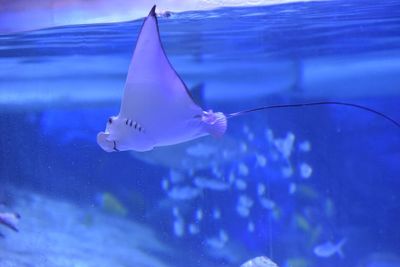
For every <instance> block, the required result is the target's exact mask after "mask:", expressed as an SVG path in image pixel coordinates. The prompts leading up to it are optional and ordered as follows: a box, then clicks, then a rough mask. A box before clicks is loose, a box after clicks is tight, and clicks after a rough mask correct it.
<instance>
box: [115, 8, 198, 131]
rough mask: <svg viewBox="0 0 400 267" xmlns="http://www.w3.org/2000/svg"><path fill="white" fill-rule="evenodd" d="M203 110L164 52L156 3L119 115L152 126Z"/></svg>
mask: <svg viewBox="0 0 400 267" xmlns="http://www.w3.org/2000/svg"><path fill="white" fill-rule="evenodd" d="M201 112H202V109H201V108H200V107H199V106H197V105H196V104H195V103H194V101H193V99H192V97H191V96H190V93H189V91H188V89H187V87H186V86H185V84H184V83H183V81H182V79H181V78H180V77H179V75H178V74H177V73H176V71H175V70H174V68H173V67H172V65H171V64H170V62H169V60H168V58H167V56H166V54H165V52H164V49H163V47H162V44H161V39H160V34H159V29H158V22H157V17H156V14H155V6H154V7H153V8H152V9H151V11H150V13H149V15H148V16H147V18H146V19H145V21H144V23H143V25H142V29H141V30H140V33H139V37H138V40H137V43H136V47H135V50H134V53H133V57H132V61H131V63H130V66H129V71H128V76H127V79H126V84H125V91H124V95H123V99H122V103H121V110H120V116H123V117H128V118H137V120H141V121H140V123H142V124H143V125H145V126H147V127H153V126H155V125H157V124H159V122H160V121H163V122H164V125H165V124H166V123H168V119H171V118H174V119H177V118H181V117H182V116H185V117H188V116H196V115H197V116H198V115H199V114H201ZM176 116H178V117H176Z"/></svg>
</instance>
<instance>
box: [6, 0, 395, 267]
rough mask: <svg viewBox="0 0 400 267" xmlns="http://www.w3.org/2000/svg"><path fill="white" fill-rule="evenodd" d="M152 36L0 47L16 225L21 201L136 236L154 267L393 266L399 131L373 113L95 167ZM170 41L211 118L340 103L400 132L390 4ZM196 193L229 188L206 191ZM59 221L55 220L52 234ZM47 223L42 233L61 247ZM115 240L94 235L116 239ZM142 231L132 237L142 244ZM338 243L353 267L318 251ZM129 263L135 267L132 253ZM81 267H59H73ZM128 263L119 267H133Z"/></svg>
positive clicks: (237, 122) (174, 34)
mask: <svg viewBox="0 0 400 267" xmlns="http://www.w3.org/2000/svg"><path fill="white" fill-rule="evenodd" d="M141 24H142V20H141V19H140V20H136V21H132V22H126V23H114V24H99V25H80V26H65V27H58V28H51V29H43V30H38V31H33V32H25V33H19V34H15V35H2V36H0V70H1V71H0V106H1V109H0V111H1V112H0V125H1V129H2V136H3V137H2V138H1V139H0V140H1V141H0V179H1V180H0V181H1V184H2V185H4V187H5V188H6V187H7V188H11V189H9V190H10V192H9V193H7V194H5V195H7V196H8V198H10V195H11V198H14V201H9V202H10V204H9V206H8V207H7V209H8V210H13V209H16V208H18V205H16V204H14V205H13V204H12V203H13V202H14V203H19V202H18V201H19V200H18V198H17V197H12V195H13V191H18V190H26V191H28V192H32V193H35V194H39V195H40V196H42V197H43V198H46V197H48V198H54V199H57V200H62V201H67V202H70V203H74V205H76V206H77V208H80V209H82V210H83V213H86V212H87V213H88V214H91V213H92V212H93V209H94V210H95V211H96V212H97V211H98V212H100V213H104V214H106V215H107V216H109V217H111V218H114V217H117V218H118V219H123V220H125V221H128V222H132V223H133V222H134V223H139V224H141V225H144V226H145V227H146V228H148V229H151V231H153V233H154V235H155V236H156V238H157V239H158V240H159V241H160V242H162V243H163V244H164V245H165V246H166V247H168V248H169V249H168V250H165V251H162V252H160V251H159V250H157V249H156V248H154V247H151V246H144V249H143V251H144V252H145V253H147V254H148V255H150V257H153V258H154V259H159V260H160V262H163V263H164V264H165V265H160V266H175V267H179V266H240V264H241V263H243V262H244V261H246V260H248V259H250V258H252V257H255V256H258V255H266V256H268V257H270V258H271V259H273V260H274V261H276V262H277V263H278V264H279V266H281V267H308V266H343V267H347V266H363V267H364V266H365V267H367V266H369V267H370V266H374V267H382V266H400V260H399V257H400V230H399V227H398V223H397V222H398V221H399V220H400V199H399V196H400V177H399V173H400V152H399V151H400V135H399V133H400V129H399V128H396V126H395V125H393V124H391V123H390V122H388V121H386V120H384V119H383V118H381V117H379V116H376V115H375V114H370V113H368V112H365V111H360V110H356V109H351V108H348V107H335V106H326V107H308V108H302V109H286V110H285V109H282V110H274V111H262V112H258V113H252V114H248V115H246V116H243V117H239V118H235V119H233V120H231V121H229V127H228V132H227V133H226V135H225V136H224V137H223V138H222V139H216V140H215V139H213V138H211V137H205V138H202V139H199V140H195V141H194V142H190V143H187V144H183V145H178V146H174V147H168V148H165V149H158V150H157V151H154V152H149V153H134V152H132V153H131V152H121V153H111V154H108V153H106V152H104V151H102V150H101V148H100V147H99V146H98V145H97V144H96V134H97V132H99V131H102V130H103V129H104V127H105V124H106V120H107V118H108V117H109V116H110V115H115V114H117V113H118V110H119V105H120V98H121V94H122V89H123V85H124V80H125V76H126V72H127V69H128V64H129V61H130V57H131V54H132V51H133V48H134V44H135V41H136V38H137V34H138V31H139V29H140V26H141ZM159 27H160V33H161V38H162V42H163V44H164V47H165V50H166V53H167V55H168V57H169V59H170V61H171V63H172V65H173V66H174V67H175V69H176V70H177V72H178V73H179V74H180V75H181V77H182V79H183V80H184V81H185V83H186V84H187V85H188V87H189V88H193V87H196V86H199V84H200V85H201V86H200V87H201V88H202V89H203V93H202V96H200V97H199V99H198V101H199V102H200V103H202V107H204V108H212V109H213V110H218V111H223V112H226V113H229V112H235V111H238V110H242V109H246V108H253V107H258V106H263V105H268V104H284V103H298V102H310V101H320V100H339V101H346V102H351V103H356V104H362V105H366V106H368V107H371V108H374V109H376V110H379V111H381V112H384V113H385V114H387V115H390V116H391V117H393V118H394V119H396V120H400V109H399V103H400V4H399V3H398V2H397V1H324V2H307V3H293V4H284V5H275V6H263V7H245V8H221V9H217V10H212V11H202V12H184V13H179V14H172V16H171V17H168V18H159ZM202 179H203V181H204V180H207V181H215V182H218V183H219V184H220V185H221V184H222V185H224V186H226V188H225V187H224V188H223V189H218V190H217V189H210V188H205V189H200V188H199V186H198V184H197V185H196V181H197V182H199V181H200V180H202ZM24 192H25V191H24ZM105 194H112V196H114V197H115V198H116V199H118V201H119V202H120V203H122V205H123V206H124V207H125V209H126V210H127V211H128V213H127V214H124V215H121V214H116V213H115V212H114V213H113V212H110V210H109V209H106V208H105V205H104V203H103V202H102V201H99V198H101V196H103V195H105ZM2 195H4V194H3V193H1V192H0V197H3V196H2ZM15 195H18V196H20V193H19V194H18V193H15ZM99 196H100V197H99ZM0 202H3V200H1V199H0ZM28 203H29V201H28ZM47 208H48V209H49V210H52V207H51V206H49V207H47ZM19 212H20V213H21V215H22V220H21V227H22V228H24V227H25V228H24V230H23V231H20V232H19V233H8V232H7V235H6V238H5V240H11V241H12V242H14V241H15V243H16V244H18V242H21V240H22V239H24V238H28V237H27V236H29V232H30V231H31V230H32V229H31V228H29V227H27V226H24V223H25V225H26V224H27V221H29V220H30V219H32V218H29V217H28V218H27V217H25V216H24V214H23V212H22V211H19ZM66 216H67V217H68V214H65V212H64V211H63V210H54V218H56V219H54V218H52V220H50V222H52V223H53V225H54V224H57V218H58V219H59V220H60V221H62V220H63V218H65V217H66ZM33 217H36V216H35V214H34V215H33ZM37 217H40V220H43V221H47V220H49V218H46V217H42V215H41V213H37ZM52 223H49V224H46V228H43V229H35V230H36V231H46V232H48V234H49V236H50V237H51V235H52V231H53V230H52V229H53V228H52V226H53V225H52ZM77 224H78V223H77ZM72 227H73V226H72ZM77 227H78V226H77ZM107 227H108V228H105V230H104V229H103V228H99V227H96V226H95V225H94V226H92V227H88V228H87V229H86V231H85V233H89V234H93V235H98V236H102V235H104V233H103V232H102V231H108V230H107V229H109V230H110V231H111V230H114V229H115V231H117V230H119V228H118V225H117V224H116V225H113V224H110V225H108V226H107ZM1 231H2V230H1ZM65 231H69V228H68V229H65ZM2 232H3V231H2ZM146 233H147V232H144V233H137V232H126V233H125V235H126V239H127V240H135V239H138V238H139V236H142V237H143V236H144V239H146V238H147V235H146ZM10 236H11V237H10ZM151 237H152V236H151ZM76 238H77V240H78V242H79V241H82V243H84V242H89V241H88V240H86V239H85V238H84V237H83V236H82V237H80V236H79V235H78V236H77V237H76ZM80 238H81V239H80ZM148 238H149V239H151V238H150V235H149V237H148ZM343 239H346V240H347V241H346V243H345V244H344V246H343V253H344V257H343V258H342V257H340V256H338V254H336V253H335V254H333V255H331V256H329V257H321V256H318V255H316V254H315V253H314V249H315V248H316V247H318V246H319V245H321V244H324V243H326V242H328V241H331V242H333V243H335V244H336V243H338V242H339V241H341V240H343ZM11 241H9V242H8V243H6V242H3V240H0V247H1V249H2V251H3V252H2V254H1V258H3V259H6V260H9V261H11V260H10V259H11V256H10V255H11V254H12V252H13V249H12V248H13V245H12V242H11ZM59 242H61V243H62V242H63V241H62V240H59ZM122 243H123V244H121V246H122V245H124V244H125V242H122ZM95 244H96V243H95ZM105 244H106V243H105ZM103 245H104V244H103ZM65 246H68V242H65ZM99 246H100V244H99ZM104 246H105V247H106V249H105V251H106V252H104V253H105V254H104V255H106V257H107V255H108V253H109V255H110V256H109V257H108V258H109V259H111V258H112V257H114V256H115V255H116V254H115V251H118V245H112V246H107V245H104ZM17 247H18V246H17ZM30 249H32V250H34V248H32V246H31V248H30ZM28 250H29V249H28ZM128 251H129V250H128ZM35 253H36V254H38V253H39V254H40V255H42V257H41V258H40V260H39V262H36V261H37V259H36V257H35V255H36V254H35ZM82 253H84V252H82ZM118 253H120V252H118ZM118 253H117V255H119V257H123V258H128V259H129V252H126V251H125V252H124V253H125V254H124V253H120V254H118ZM31 254H32V260H31V262H29V264H32V266H55V265H51V263H49V262H50V261H48V263H47V264H48V265H46V260H45V259H46V257H49V258H50V254H46V251H37V250H35V252H31ZM60 254H62V252H60ZM89 255H90V252H89ZM104 255H103V256H104ZM86 256H87V255H86ZM51 257H54V255H53V254H52V255H51ZM79 257H80V256H78V255H70V256H68V258H69V260H70V261H71V263H69V264H65V265H63V264H62V263H59V265H57V266H75V265H72V264H77V263H74V260H75V259H78V258H79ZM96 257H99V255H98V254H93V255H92V257H90V258H93V259H96ZM21 259H22V260H21V262H23V261H25V260H27V261H29V257H26V256H24V257H22V256H21ZM79 259H80V258H79ZM0 260H1V259H0ZM0 262H1V261H0ZM126 262H127V263H125V265H124V264H122V263H121V265H115V266H138V265H135V264H134V263H133V262H131V261H129V260H127V261H126ZM24 264H25V263H24ZM26 264H28V263H26ZM91 264H92V265H91ZM104 264H105V265H104V266H110V265H107V264H106V263H104ZM7 266H21V265H18V264H17V263H16V265H7ZM22 266H25V265H22ZM26 266H30V265H26ZM77 266H78V265H77ZM82 266H99V265H93V263H90V262H89V261H88V262H87V263H86V265H82ZM142 266H154V264H153V265H151V264H150V265H145V264H142Z"/></svg>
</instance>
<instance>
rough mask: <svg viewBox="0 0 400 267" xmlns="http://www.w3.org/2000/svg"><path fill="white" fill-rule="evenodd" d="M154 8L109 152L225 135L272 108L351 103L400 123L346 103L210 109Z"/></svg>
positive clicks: (105, 144) (101, 136)
mask: <svg viewBox="0 0 400 267" xmlns="http://www.w3.org/2000/svg"><path fill="white" fill-rule="evenodd" d="M155 9H156V6H153V8H152V9H151V10H150V13H149V15H148V16H147V17H146V18H145V20H144V22H143V25H142V28H141V30H140V33H139V36H138V39H137V42H136V47H135V49H134V52H133V56H132V59H131V62H130V65H129V69H128V74H127V78H126V82H125V89H124V94H123V97H122V101H121V107H120V112H119V114H118V115H117V116H113V117H110V118H109V119H108V123H107V124H106V129H105V130H104V132H99V133H98V134H97V143H98V144H99V145H100V147H101V148H102V149H103V150H105V151H107V152H115V151H126V150H136V151H148V150H152V149H153V148H155V147H161V146H168V145H174V144H179V143H183V142H186V141H190V140H193V139H196V138H199V137H201V136H205V135H212V136H214V137H220V136H222V135H224V133H225V131H226V129H227V119H228V118H232V117H236V116H239V115H242V114H246V113H249V112H254V111H259V110H266V109H273V108H290V107H304V106H316V105H333V104H334V105H345V106H352V107H355V108H359V109H363V110H366V111H369V112H373V113H375V114H377V115H380V116H382V117H384V118H385V119H387V120H389V121H391V122H392V123H394V124H395V125H396V126H398V127H400V123H398V122H397V121H395V120H394V119H392V118H390V117H389V116H386V115H385V114H383V113H381V112H378V111H375V110H373V109H370V108H368V107H364V106H361V105H356V104H350V103H344V102H328V101H326V102H315V103H305V104H287V105H274V106H265V107H260V108H255V109H250V110H245V111H240V112H236V113H231V114H228V115H227V116H225V115H224V114H223V113H222V112H213V111H212V110H208V111H205V110H203V109H202V108H201V107H200V106H199V105H198V104H196V103H195V102H194V100H193V97H192V96H191V94H190V92H189V90H188V88H187V87H186V85H185V83H184V82H183V80H182V79H181V77H179V75H178V73H177V72H176V71H175V69H174V68H173V67H172V65H171V63H170V62H169V60H168V58H167V55H166V54H165V51H164V48H163V46H162V43H161V39H160V33H159V28H158V22H157V17H156V13H155ZM130 118H135V120H131V119H130ZM138 122H140V124H139V123H138ZM117 144H118V147H117Z"/></svg>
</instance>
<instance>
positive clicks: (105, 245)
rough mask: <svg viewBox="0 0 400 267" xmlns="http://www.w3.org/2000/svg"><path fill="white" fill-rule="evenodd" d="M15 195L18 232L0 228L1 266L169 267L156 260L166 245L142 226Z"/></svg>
mask: <svg viewBox="0 0 400 267" xmlns="http://www.w3.org/2000/svg"><path fill="white" fill-rule="evenodd" d="M14 191H15V190H13V195H14ZM15 195H16V197H15V202H14V203H13V205H12V211H16V212H18V213H20V214H21V217H22V218H21V221H20V223H19V225H18V228H19V230H20V232H19V233H15V232H12V231H9V230H8V229H6V228H4V227H2V226H0V228H1V229H0V231H1V232H2V233H3V234H4V235H5V238H2V239H0V266H1V267H14V266H15V267H28V266H29V267H33V266H34V267H42V266H43V267H47V266H49V267H103V266H104V267H111V266H113V267H119V266H121V267H128V266H129V267H132V266H135V267H167V266H170V265H167V264H166V263H164V262H163V261H162V259H161V257H162V255H166V254H169V253H170V252H168V248H167V246H166V245H165V244H163V243H162V242H160V241H159V240H158V239H157V237H156V235H155V233H154V232H153V231H152V230H151V229H149V228H148V227H146V226H144V225H141V224H138V223H135V222H132V221H131V220H127V219H124V218H119V217H115V216H110V215H107V214H105V213H103V212H102V211H99V210H96V209H94V208H90V207H80V206H79V205H77V204H73V203H69V202H67V201H63V200H56V199H52V198H49V197H44V196H42V195H39V194H33V193H30V192H22V191H19V192H15ZM8 211H10V210H8Z"/></svg>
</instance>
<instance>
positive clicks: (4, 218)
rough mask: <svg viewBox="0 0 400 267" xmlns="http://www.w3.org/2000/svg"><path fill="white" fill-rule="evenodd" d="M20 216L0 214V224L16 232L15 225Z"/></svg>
mask: <svg viewBox="0 0 400 267" xmlns="http://www.w3.org/2000/svg"><path fill="white" fill-rule="evenodd" d="M20 218H21V216H20V215H19V214H18V213H13V212H0V223H1V224H3V225H5V226H7V227H8V228H10V229H12V230H14V231H15V232H18V228H17V224H18V222H19V220H20Z"/></svg>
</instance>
